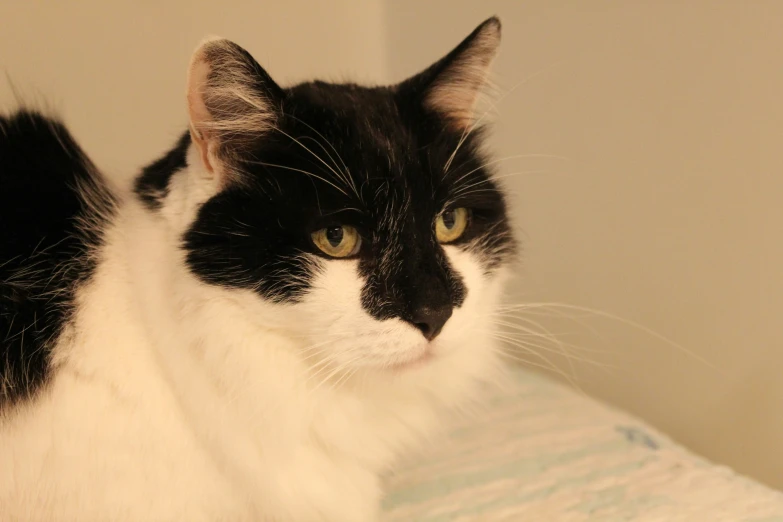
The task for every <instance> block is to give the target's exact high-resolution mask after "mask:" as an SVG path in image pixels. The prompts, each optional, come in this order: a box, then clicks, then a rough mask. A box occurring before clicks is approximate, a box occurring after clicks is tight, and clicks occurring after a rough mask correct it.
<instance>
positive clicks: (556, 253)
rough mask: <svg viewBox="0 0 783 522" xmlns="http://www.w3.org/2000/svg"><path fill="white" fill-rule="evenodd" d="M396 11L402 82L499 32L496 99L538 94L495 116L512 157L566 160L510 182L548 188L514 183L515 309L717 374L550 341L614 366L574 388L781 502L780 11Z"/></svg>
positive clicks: (525, 5)
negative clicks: (559, 313) (518, 251)
mask: <svg viewBox="0 0 783 522" xmlns="http://www.w3.org/2000/svg"><path fill="white" fill-rule="evenodd" d="M389 5H390V6H391V5H393V6H394V7H393V8H389V9H388V14H389V20H390V26H389V32H388V34H389V36H390V41H389V47H388V49H389V50H390V53H391V54H390V65H391V73H392V74H393V75H394V76H401V75H405V74H408V73H410V72H412V71H414V70H416V69H417V68H419V67H421V66H422V65H424V64H425V63H426V62H427V61H428V60H430V59H431V58H433V57H434V56H437V55H439V54H440V53H443V52H445V51H446V50H447V49H448V47H449V46H450V45H451V44H452V43H454V42H455V41H457V40H458V39H459V38H460V37H462V36H463V35H464V34H466V33H467V32H468V31H469V30H470V29H471V28H472V27H473V26H474V25H475V24H476V23H477V22H478V21H480V20H482V19H483V18H485V17H487V16H489V15H491V14H493V13H497V14H499V15H500V16H501V18H502V20H503V23H504V28H503V31H504V35H503V38H504V42H503V49H502V54H501V56H500V57H499V59H498V62H497V72H498V78H497V81H498V83H499V84H500V86H501V87H505V88H506V91H507V90H508V89H509V88H511V87H513V86H514V85H515V84H517V83H518V82H520V81H523V80H524V79H525V78H527V77H530V76H533V75H535V76H534V77H532V78H530V79H529V80H528V81H527V82H526V83H524V85H521V86H519V87H518V88H517V89H516V90H514V91H513V92H512V93H510V94H508V95H507V97H506V98H505V99H503V101H501V102H500V104H499V105H498V107H497V112H498V115H499V116H498V117H497V120H498V121H499V122H498V125H497V132H496V145H497V147H496V148H497V149H498V153H499V156H500V157H504V156H510V155H515V154H525V153H545V154H554V155H558V156H563V157H565V158H567V159H564V160H560V159H518V160H509V161H507V162H504V163H502V164H501V168H500V171H501V173H511V172H517V171H526V170H538V169H545V170H547V172H544V173H529V174H524V175H519V176H513V177H510V178H508V179H509V180H510V183H509V184H510V187H511V189H512V190H513V191H514V192H515V195H514V196H513V198H512V202H513V206H514V207H515V210H516V211H517V212H518V214H519V218H520V226H521V228H522V230H523V233H524V234H523V236H522V237H523V239H524V263H523V267H522V271H521V272H522V274H523V276H522V278H521V279H520V281H519V284H518V285H517V287H516V290H515V292H516V293H515V295H514V298H515V300H517V301H519V302H526V301H558V302H564V303H571V304H576V305H582V306H587V307H591V308H596V309H599V310H603V311H608V312H612V313H615V314H617V315H620V316H622V317H624V318H627V319H629V320H632V321H636V322H639V323H642V324H643V325H645V326H647V327H649V328H651V329H653V330H655V331H656V332H659V333H660V334H662V335H665V336H667V337H669V338H671V339H674V340H676V341H677V342H679V343H680V344H682V345H683V346H684V347H686V348H687V349H689V350H692V351H693V352H695V353H696V354H698V356H700V357H703V358H704V359H707V360H709V361H710V362H711V363H712V364H714V366H715V367H717V368H718V370H713V369H711V368H710V367H708V366H707V365H705V364H703V363H700V362H698V361H697V360H695V359H694V358H692V357H689V356H688V355H686V354H684V353H683V352H682V351H681V350H678V349H675V348H672V347H671V346H669V345H667V344H665V343H664V342H661V341H660V340H659V339H656V338H654V337H651V336H650V335H647V334H645V333H643V332H641V331H639V330H637V329H634V328H630V327H628V326H625V325H623V324H621V323H619V322H617V321H610V320H604V319H599V318H596V317H592V318H591V317H590V316H589V315H587V316H585V315H584V314H572V315H581V316H580V317H579V320H580V321H582V322H585V323H587V326H591V327H593V328H595V329H596V330H597V332H598V334H600V337H599V335H596V334H593V333H590V332H589V331H588V330H586V329H585V328H582V327H581V326H579V325H578V324H576V323H575V322H574V321H569V320H548V321H546V322H545V324H546V326H548V327H549V328H550V329H553V331H555V332H557V333H567V332H573V333H574V335H571V336H567V337H564V339H565V340H566V341H569V342H572V343H575V344H578V345H579V346H581V347H586V348H588V349H591V350H600V351H601V353H594V352H581V353H580V355H581V356H582V357H588V358H590V359H591V360H593V361H599V362H601V363H606V364H610V365H612V366H613V368H611V369H608V370H597V369H595V367H594V366H591V365H589V364H584V363H580V362H578V361H575V362H574V365H575V367H576V373H577V375H578V381H579V383H580V384H581V387H582V388H583V389H584V390H586V391H587V392H588V393H590V394H594V395H597V396H599V397H602V398H605V399H607V400H609V401H611V402H612V403H615V404H618V405H620V406H622V407H623V408H626V409H628V410H630V411H632V412H635V413H637V414H640V415H641V416H643V417H645V418H646V419H648V420H649V421H651V422H653V423H654V424H656V425H657V426H659V427H661V428H663V429H664V430H666V431H667V432H669V433H671V434H672V435H674V436H675V437H676V438H677V439H679V440H680V441H682V442H684V443H686V444H688V445H689V446H691V447H693V448H695V449H696V450H698V451H700V452H701V453H703V454H705V455H708V456H709V457H712V458H715V459H717V460H719V461H722V462H727V463H730V464H733V465H734V466H736V467H737V468H739V469H740V470H742V471H745V472H748V473H752V474H754V475H755V476H757V477H760V478H762V479H764V480H766V481H768V482H770V483H773V484H775V485H777V486H779V487H781V488H783V328H781V315H783V102H781V97H782V96H783V30H781V26H780V22H781V20H783V2H773V1H769V2H741V1H735V2H714V1H691V2H652V1H649V2H641V1H636V2H605V1H598V0H591V1H590V2H584V1H571V2H566V1H550V0H527V1H525V2H512V1H506V2H503V1H496V0H485V1H482V2H475V1H468V0H462V1H456V2H455V1H453V0H449V1H447V0H439V1H429V2H418V1H413V0H403V1H396V2H393V3H392V2H390V3H389ZM528 317H532V316H528ZM534 318H535V319H536V320H539V319H541V318H540V317H539V316H535V317H534ZM580 332H581V333H580ZM541 353H542V354H544V355H546V356H547V357H549V358H551V359H552V361H553V362H554V363H555V364H557V366H558V367H559V368H560V369H561V370H563V371H565V372H567V373H569V374H570V373H571V369H570V368H569V365H568V364H567V363H566V362H565V360H563V359H562V358H560V359H558V358H556V357H554V356H552V354H551V353H549V352H541ZM528 357H529V356H528ZM529 358H530V360H531V361H534V362H536V363H541V362H542V361H541V360H540V359H536V358H534V357H529Z"/></svg>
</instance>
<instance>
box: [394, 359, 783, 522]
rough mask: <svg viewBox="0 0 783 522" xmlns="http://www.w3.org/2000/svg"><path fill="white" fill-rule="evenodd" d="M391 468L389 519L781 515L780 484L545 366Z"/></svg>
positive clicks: (693, 520)
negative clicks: (544, 372)
mask: <svg viewBox="0 0 783 522" xmlns="http://www.w3.org/2000/svg"><path fill="white" fill-rule="evenodd" d="M512 380H513V384H512V385H511V386H510V388H505V389H504V391H503V392H499V393H497V394H495V395H494V396H493V398H492V400H491V401H490V402H489V404H488V405H487V407H486V408H485V409H484V410H483V411H482V412H480V413H479V414H478V415H477V416H471V419H470V420H469V421H464V422H462V423H461V424H459V425H457V426H456V427H455V429H454V430H453V431H452V434H451V437H450V438H448V439H447V440H444V441H439V442H438V443H437V444H435V445H433V447H431V448H430V449H429V450H428V452H427V453H426V455H425V456H424V457H422V456H421V455H420V456H418V457H417V458H415V459H412V461H411V462H410V463H409V464H407V465H405V466H403V467H402V468H401V469H399V470H398V472H396V473H395V475H394V476H392V477H389V480H388V485H387V490H388V495H387V498H386V500H385V503H384V508H385V512H386V517H385V521H386V522H403V521H404V522H414V521H415V522H446V521H449V522H452V521H493V522H494V521H501V520H502V521H520V522H528V521H530V522H542V521H543V522H549V521H553V522H561V521H563V522H566V521H567V522H582V521H601V522H619V521H666V522H674V521H689V522H712V521H731V522H783V493H780V492H776V491H772V490H771V489H769V488H766V487H763V486H761V485H760V484H757V483H755V482H753V481H750V480H748V479H746V478H743V477H740V476H738V475H736V474H734V473H733V472H732V471H730V470H728V469H726V468H724V467H719V466H715V465H713V464H710V463H708V462H706V461H704V460H703V459H701V458H699V457H697V456H695V455H693V454H692V453H690V452H688V451H686V450H684V449H683V448H681V447H679V446H677V445H676V444H674V443H673V442H671V441H670V440H669V439H667V438H666V437H665V436H663V435H661V434H660V433H658V432H656V431H655V430H653V429H651V428H649V427H648V426H646V425H645V424H643V423H642V422H640V421H638V420H635V419H633V418H631V417H629V416H628V415H625V414H622V413H619V412H617V411H614V410H613V409H611V408H608V407H606V406H604V405H602V404H600V403H598V402H595V401H592V400H590V399H588V398H585V397H583V396H582V395H579V394H577V393H576V392H573V391H571V390H569V389H567V388H565V387H563V386H560V385H557V384H554V383H552V382H550V381H548V380H546V379H544V378H542V377H540V376H536V375H532V374H529V373H522V372H519V373H515V374H514V376H513V379H512Z"/></svg>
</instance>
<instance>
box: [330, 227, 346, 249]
mask: <svg viewBox="0 0 783 522" xmlns="http://www.w3.org/2000/svg"><path fill="white" fill-rule="evenodd" d="M344 235H345V232H344V231H343V227H330V228H327V229H326V240H327V241H329V244H330V245H332V246H333V247H338V246H340V243H342V242H343V236H344Z"/></svg>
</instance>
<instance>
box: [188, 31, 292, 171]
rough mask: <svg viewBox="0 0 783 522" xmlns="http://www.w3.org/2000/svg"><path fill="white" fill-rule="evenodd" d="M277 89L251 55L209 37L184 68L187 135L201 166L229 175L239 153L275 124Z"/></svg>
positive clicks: (238, 158)
mask: <svg viewBox="0 0 783 522" xmlns="http://www.w3.org/2000/svg"><path fill="white" fill-rule="evenodd" d="M283 95H284V94H283V91H282V89H281V88H280V87H279V86H278V85H277V84H276V83H275V82H274V81H273V80H272V78H271V77H270V76H269V75H268V74H267V73H266V71H264V69H263V68H261V66H260V65H258V63H257V62H256V61H255V60H254V59H253V57H252V56H250V54H249V53H248V52H247V51H245V50H244V49H243V48H241V47H240V46H238V45H237V44H235V43H233V42H231V41H229V40H225V39H222V38H209V39H207V40H205V41H204V42H202V43H201V44H200V45H199V46H198V48H197V49H196V50H195V52H194V53H193V57H192V59H191V62H190V67H189V69H188V80H187V103H188V114H189V116H190V134H191V137H192V138H193V142H194V143H195V144H196V146H197V147H198V148H199V151H200V156H201V160H202V163H203V164H204V167H205V168H206V169H207V170H208V171H209V172H213V173H216V174H218V175H224V176H230V173H231V172H232V169H233V167H234V166H235V165H236V163H237V162H238V161H240V160H241V159H242V156H243V154H246V153H247V152H249V148H250V147H251V146H252V145H253V144H254V143H257V141H258V140H259V139H261V138H262V137H263V136H264V135H265V134H266V133H268V132H269V131H270V130H271V129H273V128H274V126H275V123H276V120H277V117H278V114H279V107H280V102H281V100H282V98H283Z"/></svg>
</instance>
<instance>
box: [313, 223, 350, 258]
mask: <svg viewBox="0 0 783 522" xmlns="http://www.w3.org/2000/svg"><path fill="white" fill-rule="evenodd" d="M311 237H312V238H313V243H314V244H315V246H317V247H318V248H319V249H320V250H321V252H323V253H324V254H326V255H328V256H331V257H351V256H355V255H356V254H358V253H359V248H360V247H361V246H362V238H361V236H360V235H359V232H358V231H357V230H356V229H355V228H354V227H352V226H350V225H338V226H332V227H326V228H322V229H320V230H316V231H315V232H313V233H312V234H311Z"/></svg>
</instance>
